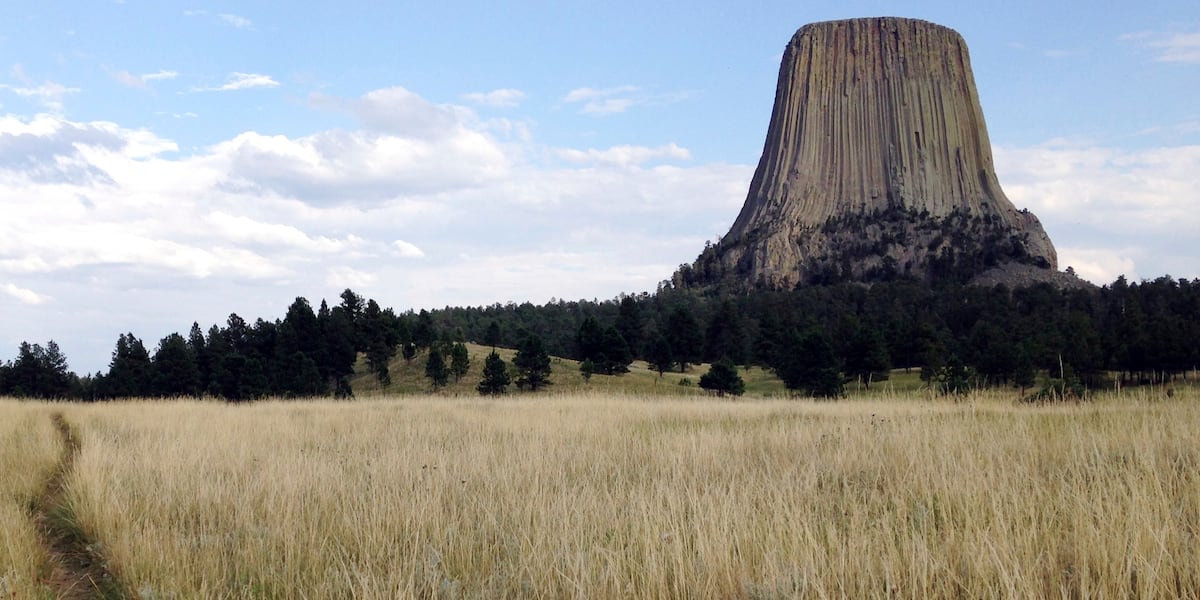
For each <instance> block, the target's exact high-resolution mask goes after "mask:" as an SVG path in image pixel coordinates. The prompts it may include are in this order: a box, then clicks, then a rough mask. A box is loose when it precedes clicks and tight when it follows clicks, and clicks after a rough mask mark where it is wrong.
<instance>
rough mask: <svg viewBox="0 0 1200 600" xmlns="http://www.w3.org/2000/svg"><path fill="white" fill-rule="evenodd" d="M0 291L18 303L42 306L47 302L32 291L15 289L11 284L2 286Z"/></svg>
mask: <svg viewBox="0 0 1200 600" xmlns="http://www.w3.org/2000/svg"><path fill="white" fill-rule="evenodd" d="M0 290H3V291H4V293H5V294H8V295H9V297H11V298H15V299H16V300H17V301H18V302H21V303H24V304H35V305H36V304H42V303H43V302H46V300H47V298H46V297H45V296H42V295H40V294H38V293H37V292H34V291H33V290H28V289H25V288H23V287H17V286H16V285H13V284H11V283H6V284H4V287H3V288H0Z"/></svg>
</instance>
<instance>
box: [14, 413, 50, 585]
mask: <svg viewBox="0 0 1200 600" xmlns="http://www.w3.org/2000/svg"><path fill="white" fill-rule="evenodd" d="M50 414H51V410H50V408H49V407H48V406H46V405H45V404H40V403H28V402H17V401H15V400H10V399H0V598H36V597H41V596H44V595H45V594H46V588H44V587H43V586H42V585H41V576H42V575H43V574H44V573H45V569H46V560H47V555H46V553H45V550H44V549H43V547H42V546H41V544H40V543H39V541H38V535H37V531H36V530H35V529H34V526H33V521H32V520H31V518H30V516H31V514H32V510H31V502H33V500H34V498H35V497H37V496H38V494H39V493H41V491H42V487H43V486H44V484H45V483H46V480H47V479H48V478H49V476H50V472H51V470H52V469H53V468H54V465H55V463H56V462H57V461H58V459H59V453H60V452H61V450H62V448H61V445H60V444H59V441H58V436H57V434H56V433H55V430H54V427H53V425H51V422H50Z"/></svg>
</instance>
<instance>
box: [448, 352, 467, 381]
mask: <svg viewBox="0 0 1200 600" xmlns="http://www.w3.org/2000/svg"><path fill="white" fill-rule="evenodd" d="M470 368H471V354H470V353H469V352H467V347H466V346H465V345H463V343H462V342H455V344H454V346H452V347H451V349H450V371H451V372H452V373H454V381H455V382H456V383H457V382H458V381H459V380H461V379H462V376H463V375H466V374H467V371H468V370H469V369H470Z"/></svg>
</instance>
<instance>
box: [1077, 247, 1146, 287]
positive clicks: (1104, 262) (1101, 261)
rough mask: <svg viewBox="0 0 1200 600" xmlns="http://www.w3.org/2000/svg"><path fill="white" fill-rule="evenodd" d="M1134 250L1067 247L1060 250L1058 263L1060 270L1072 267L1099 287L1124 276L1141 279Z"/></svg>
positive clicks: (1133, 279) (1134, 279) (1130, 278)
mask: <svg viewBox="0 0 1200 600" xmlns="http://www.w3.org/2000/svg"><path fill="white" fill-rule="evenodd" d="M1136 252H1137V250H1134V249H1128V248H1124V249H1110V248H1077V247H1073V246H1066V247H1062V248H1058V263H1059V265H1060V268H1062V269H1066V268H1067V267H1070V268H1072V269H1074V270H1075V274H1076V275H1079V276H1080V277H1082V278H1083V279H1086V280H1088V281H1090V282H1092V283H1095V284H1097V285H1104V284H1108V283H1112V282H1113V281H1116V279H1117V277H1119V276H1121V275H1124V276H1125V277H1126V278H1127V279H1129V280H1132V281H1137V280H1138V279H1140V277H1139V275H1138V272H1137V266H1136V264H1135V262H1134V259H1133V257H1132V255H1133V254H1134V253H1136Z"/></svg>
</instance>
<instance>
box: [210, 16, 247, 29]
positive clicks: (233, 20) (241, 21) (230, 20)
mask: <svg viewBox="0 0 1200 600" xmlns="http://www.w3.org/2000/svg"><path fill="white" fill-rule="evenodd" d="M217 16H218V17H219V18H220V19H221V20H222V21H224V22H225V24H226V25H229V26H231V27H235V28H237V29H250V28H251V27H253V26H254V23H253V22H252V21H250V19H247V18H246V17H243V16H240V15H234V14H230V13H221V14H219V15H217Z"/></svg>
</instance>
